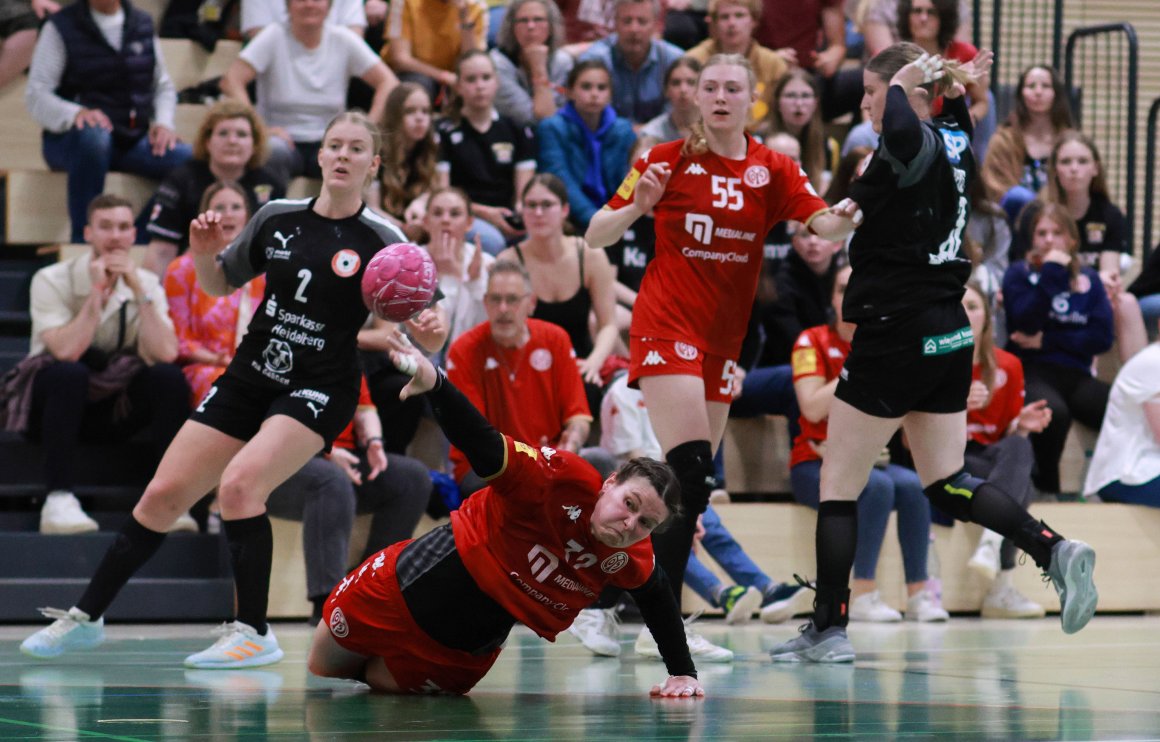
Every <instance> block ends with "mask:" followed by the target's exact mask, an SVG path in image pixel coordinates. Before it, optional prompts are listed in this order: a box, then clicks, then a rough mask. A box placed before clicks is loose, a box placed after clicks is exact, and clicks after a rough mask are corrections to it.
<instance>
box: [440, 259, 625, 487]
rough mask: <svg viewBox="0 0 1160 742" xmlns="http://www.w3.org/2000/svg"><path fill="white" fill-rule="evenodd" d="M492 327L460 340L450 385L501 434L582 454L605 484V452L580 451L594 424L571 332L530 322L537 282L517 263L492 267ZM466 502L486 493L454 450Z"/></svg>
mask: <svg viewBox="0 0 1160 742" xmlns="http://www.w3.org/2000/svg"><path fill="white" fill-rule="evenodd" d="M483 301H484V307H485V309H486V311H487V322H484V323H481V324H479V325H477V326H476V327H474V328H472V329H471V330H468V331H467V332H465V333H463V334H462V335H460V336H459V339H457V340H456V341H455V342H454V343H452V344H451V349H450V350H449V351H448V354H447V378H448V379H450V380H451V382H452V383H453V384H454V385H455V386H456V387H457V388H459V389H460V390H461V391H462V392H463V394H464V395H466V396H467V398H468V399H469V400H471V403H472V404H473V405H475V407H476V408H478V409H479V411H480V412H482V413H483V416H484V417H485V418H487V421H488V422H490V423H491V424H492V425H494V426H495V427H496V429H498V430H499V431H500V432H501V433H503V434H505V435H509V436H511V437H513V438H515V439H517V440H522V441H527V442H529V443H531V444H533V445H541V446H551V447H553V448H556V449H559V450H564V451H571V452H573V453H579V454H580V455H581V456H583V457H584V458H585V459H586V460H587V461H588V463H590V464H592V465H593V466H594V467H595V468H596V470H597V471H599V472H600V475H601V476H602V477H607V476H608V475H609V474H611V473H612V471H613V470H614V468H615V465H614V461H613V459H612V457H611V456H610V455H609V454H608V453H606V452H604V451H603V450H601V449H598V448H596V449H593V448H583V446H584V442H585V441H586V440H587V439H588V430H589V427H590V426H591V424H592V414H591V412H590V411H589V408H588V401H587V399H586V398H585V396H584V383H583V381H582V380H581V378H580V372H579V370H578V369H577V368H576V361H575V354H574V353H573V351H572V342H571V340H569V339H568V333H566V332H564V330H563V329H561V328H560V327H557V326H556V325H553V324H551V323H550V322H542V321H540V320H536V319H531V318H530V317H531V314H532V310H533V309H535V306H536V297H535V295H534V294H533V293H532V281H531V279H530V278H529V277H528V274H527V272H526V271H525V270H524V269H523V267H522V266H520V265H519V264H517V263H513V262H510V261H505V260H501V261H498V262H497V263H495V265H493V266H492V267H491V272H490V274H489V275H488V281H487V292H486V293H485V294H484V297H483ZM451 462H452V464H453V465H454V467H455V472H454V473H455V479H456V481H457V482H459V489H460V492H461V493H462V494H463V496H464V497H466V496H467V495H469V494H471V493H472V492H475V491H476V490H477V489H480V488H481V487H483V486H484V481H483V479H481V478H480V477H479V476H478V475H477V474H476V473H475V472H473V471H472V470H471V466H470V464H469V463H468V461H467V459H466V458H465V457H464V455H463V454H462V452H460V451H459V450H458V449H455V448H452V449H451Z"/></svg>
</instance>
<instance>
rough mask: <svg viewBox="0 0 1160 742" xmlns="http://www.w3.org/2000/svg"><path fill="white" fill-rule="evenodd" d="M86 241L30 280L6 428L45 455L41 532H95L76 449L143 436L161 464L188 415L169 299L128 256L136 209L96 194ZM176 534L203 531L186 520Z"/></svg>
mask: <svg viewBox="0 0 1160 742" xmlns="http://www.w3.org/2000/svg"><path fill="white" fill-rule="evenodd" d="M84 235H85V242H86V243H88V245H89V246H90V247H91V249H90V250H88V251H86V252H85V253H84V254H82V255H78V256H77V257H75V258H72V259H71V260H66V261H64V262H60V263H56V264H55V265H50V266H48V267H47V268H42V269H41V270H39V271H37V272H36V275H34V276H33V278H32V289H31V307H30V312H31V314H32V342H31V349H30V352H29V356H28V359H26V360H25V361H23V362H22V363H21V364H20V365H19V366H18V368H17V374H16V379H15V380H14V381H13V382H12V383H13V386H11V387H9V389H8V392H9V395H8V399H9V408H8V409H9V413H10V414H9V419H8V429H9V430H20V431H24V432H26V433H27V434H28V436H29V437H30V438H31V439H32V440H35V441H39V442H40V444H41V446H42V447H43V449H44V476H45V485H46V487H47V488H48V492H49V494H48V498H47V500H46V501H45V503H44V507H43V508H42V509H41V513H40V530H41V532H42V533H83V532H85V531H95V530H97V523H96V521H94V520H93V519H92V518H90V517H89V516H88V515H86V514H85V512H84V511H83V510H82V509H81V506H80V503H79V502H78V501H77V499H76V496H75V495H74V494H73V491H72V490H73V486H74V485H75V484H76V482H77V461H76V455H75V453H76V449H77V446H78V444H80V443H81V442H97V441H100V442H108V441H111V440H124V439H126V438H128V437H129V436H131V435H132V434H134V433H136V432H138V431H142V430H144V431H146V434H147V436H148V441H149V444H150V446H151V448H152V450H153V452H154V453H155V454H156V455H157V457H158V458H160V456H161V454H162V453H163V452H164V451H165V448H166V446H168V445H169V442H170V441H171V440H172V439H173V436H174V435H175V434H176V433H177V429H178V428H179V427H181V424H182V423H183V422H184V421H185V418H186V416H187V415H188V414H189V386H188V385H187V384H186V382H185V377H184V376H182V374H181V370H180V369H179V368H178V367H177V366H175V365H174V364H173V362H174V360H175V359H176V358H177V336H176V335H175V334H174V332H173V323H172V321H171V320H170V319H169V313H168V312H167V311H166V309H167V304H166V299H165V291H164V290H163V289H162V288H161V282H160V280H159V279H158V278H157V276H156V275H155V274H153V273H151V272H149V271H146V270H143V269H141V268H137V267H136V266H134V265H133V261H132V259H131V258H130V257H129V248H130V247H132V245H133V240H134V238H135V236H136V230H135V229H134V227H133V207H132V206H131V205H130V203H129V202H128V201H127V200H125V199H123V198H121V197H120V196H114V195H109V194H104V195H101V196H98V197H97V198H95V199H93V202H92V204H91V205H90V206H89V217H88V225H87V226H86V227H85V230H84ZM13 410H17V414H16V415H12V414H11V412H12V411H13ZM178 526H179V527H180V528H182V529H183V530H191V529H196V525H195V524H194V523H193V521H192V519H190V518H189V516H188V514H186V515H184V516H183V517H182V519H181V521H180V523H179V524H178Z"/></svg>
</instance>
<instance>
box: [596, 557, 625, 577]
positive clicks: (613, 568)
mask: <svg viewBox="0 0 1160 742" xmlns="http://www.w3.org/2000/svg"><path fill="white" fill-rule="evenodd" d="M627 564H628V554H625V553H624V552H623V551H618V552H616V553H615V554H613V555H612V556H610V557H607V558H606V559H605V560H604V561H603V562H601V563H600V571H601V572H603V573H604V574H606V575H611V574H615V573H617V572H619V571H620V570H622V569H624V567H625V566H626V565H627Z"/></svg>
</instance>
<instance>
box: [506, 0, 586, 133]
mask: <svg viewBox="0 0 1160 742" xmlns="http://www.w3.org/2000/svg"><path fill="white" fill-rule="evenodd" d="M564 42H565V39H564V20H563V18H561V16H560V9H559V7H557V6H556V3H555V2H553V0H513V2H512V3H511V5H509V6H508V8H507V12H506V13H505V14H504V17H503V24H502V25H501V26H500V29H499V36H498V38H497V39H496V46H495V48H494V49H492V50H491V51H490V52H489V54H491V59H492V61H493V62H495V70H496V75H497V76H498V78H499V90H498V91H497V92H496V96H495V108H496V110H497V111H499V113H500V115H501V116H507V117H508V118H510V119H511V120H512V121H514V122H516V123H517V124H521V125H528V124H536V123H538V122H540V121H542V120H543V119H546V118H548V117H549V116H553V115H555V113H556V111H558V110H559V109H560V107H561V106H563V105H564V103H565V101H566V100H567V99H566V98H565V97H564V83H565V82H566V81H567V80H568V72H569V71H571V69H572V65H573V64H574V63H575V59H574V58H573V57H572V55H571V54H569V53H568V52H566V51H564V49H562V48H561V47H562V46H563V45H564Z"/></svg>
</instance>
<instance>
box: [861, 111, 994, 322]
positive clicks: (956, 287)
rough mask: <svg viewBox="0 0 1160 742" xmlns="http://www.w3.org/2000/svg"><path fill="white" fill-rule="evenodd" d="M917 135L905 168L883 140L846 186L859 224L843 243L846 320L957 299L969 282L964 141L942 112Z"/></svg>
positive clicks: (967, 142)
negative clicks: (918, 143)
mask: <svg viewBox="0 0 1160 742" xmlns="http://www.w3.org/2000/svg"><path fill="white" fill-rule="evenodd" d="M892 92H893V90H892ZM948 103H949V101H948ZM888 105H890V103H889V102H888ZM948 108H950V106H949V105H948ZM920 131H921V133H922V144H921V148H920V149H919V153H918V155H917V156H916V157H915V158H914V159H912V160H911V161H910V162H909V163H902V162H900V161H899V160H898V159H896V158H895V157H893V156H892V155H891V154H890V152H889V151H887V149H886V138H885V137H883V138H882V139H881V141H879V144H878V149H877V150H875V152H874V155H873V157H872V158H871V160H870V164H869V165H868V166H867V168H866V172H865V173H863V174H862V176H861V177H859V178H858V179H857V180H855V181H854V183H853V184H852V185H851V187H850V197H851V198H853V199H854V201H856V202H857V203H858V205H859V206H860V207H861V209H862V214H863V216H864V218H865V221H864V222H863V223H862V225H861V226H860V227H858V229H857V231H856V232H855V233H854V239H853V241H852V242H851V243H850V266H851V267H852V268H853V269H854V271H853V273H852V274H851V275H850V283H849V285H848V287H847V288H846V296H845V299H844V301H843V303H842V316H843V318H844V319H846V320H847V321H850V322H857V321H858V320H862V319H870V318H878V317H888V316H891V315H895V314H897V313H898V312H901V311H903V310H906V309H908V308H911V307H916V306H922V305H927V304H930V303H932V302H937V301H941V300H944V299H948V298H955V299H957V298H959V297H960V296H961V295H962V292H963V286H964V285H965V284H966V282H967V279H968V278H969V277H970V274H971V262H970V260H969V259H968V258H967V256H966V255H965V254H964V252H963V232H964V230H965V228H966V226H967V219H968V217H969V216H970V199H969V197H968V195H967V192H968V190H969V186H970V183H971V181H972V180H973V179H974V178H975V158H974V155H973V154H972V152H971V139H970V136H969V135H968V134H967V132H965V131H963V130H962V129H961V128H960V127H959V125H958V124H957V123H956V120H955V119H954V118H952V117H950V116H946V115H944V116H940V117H938V118H936V119H935V120H934V121H927V122H922V124H921V126H920Z"/></svg>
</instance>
